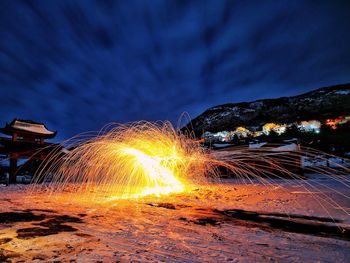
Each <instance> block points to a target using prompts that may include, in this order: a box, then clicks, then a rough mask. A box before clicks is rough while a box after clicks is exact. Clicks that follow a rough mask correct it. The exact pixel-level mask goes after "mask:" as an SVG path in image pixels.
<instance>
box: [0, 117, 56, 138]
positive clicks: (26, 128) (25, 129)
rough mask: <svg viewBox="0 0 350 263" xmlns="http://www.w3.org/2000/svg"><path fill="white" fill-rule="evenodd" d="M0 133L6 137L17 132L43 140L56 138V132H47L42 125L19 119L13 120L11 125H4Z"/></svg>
mask: <svg viewBox="0 0 350 263" xmlns="http://www.w3.org/2000/svg"><path fill="white" fill-rule="evenodd" d="M0 132H1V133H4V134H7V135H12V134H13V133H14V132H17V133H22V134H27V135H32V136H38V137H45V138H53V137H55V136H56V132H55V131H50V130H48V129H47V128H46V126H45V124H44V123H39V122H34V121H31V120H19V119H14V120H13V121H12V122H11V123H6V126H5V127H4V128H0Z"/></svg>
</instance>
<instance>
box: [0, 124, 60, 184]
mask: <svg viewBox="0 0 350 263" xmlns="http://www.w3.org/2000/svg"><path fill="white" fill-rule="evenodd" d="M0 133H3V134H5V135H7V137H0V155H1V156H2V158H3V159H9V183H15V182H16V176H17V174H18V171H19V169H18V168H19V167H18V166H17V163H18V159H29V160H41V161H42V160H44V159H45V158H46V156H47V155H48V154H49V153H50V152H51V151H52V149H53V147H56V148H57V147H59V145H57V144H52V143H47V142H45V140H46V139H52V138H54V137H55V136H56V132H54V131H50V130H49V129H48V128H47V127H46V126H45V124H43V123H38V122H34V121H29V120H19V119H14V120H13V121H12V122H11V123H7V124H6V125H5V127H3V128H0Z"/></svg>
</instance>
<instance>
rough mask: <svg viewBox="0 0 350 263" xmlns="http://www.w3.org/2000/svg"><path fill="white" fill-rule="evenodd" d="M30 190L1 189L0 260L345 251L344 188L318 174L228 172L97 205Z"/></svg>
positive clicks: (225, 257)
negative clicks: (176, 189) (216, 179)
mask: <svg viewBox="0 0 350 263" xmlns="http://www.w3.org/2000/svg"><path fill="white" fill-rule="evenodd" d="M309 184H310V185H313V186H316V187H317V189H319V191H320V193H315V191H313V188H312V187H311V188H310V187H308V188H306V187H305V186H306V185H309ZM319 184H322V185H324V187H320V186H319ZM27 188H28V186H25V185H15V186H10V187H5V186H3V187H0V194H1V199H0V262H130V261H133V262H154V261H165V262H225V261H227V262H269V261H272V262H349V259H350V233H349V231H350V230H349V229H350V218H349V215H347V213H346V212H344V210H345V211H347V212H350V204H349V200H348V199H346V198H344V196H342V194H344V195H347V196H350V189H349V188H347V187H345V186H344V185H343V184H342V183H341V182H338V183H336V182H335V181H334V180H329V179H327V178H323V177H321V176H317V175H312V176H310V178H309V179H308V180H302V181H296V180H290V181H288V180H287V181H278V182H271V184H268V185H263V184H261V183H255V182H253V183H251V184H243V183H240V182H238V181H235V180H224V181H222V182H220V183H215V184H212V185H211V186H206V187H201V188H193V189H192V190H191V191H189V192H188V193H185V194H174V195H170V196H166V197H162V198H156V197H148V198H144V199H140V200H129V201H127V200H124V201H108V202H104V203H99V204H95V203H93V202H90V203H89V202H82V201H81V199H79V198H74V195H68V196H66V197H63V198H59V199H58V198H55V196H48V194H47V193H46V192H45V191H41V192H38V193H35V194H31V195H28V194H27V193H26V191H25V190H26V189H27ZM329 188H332V189H333V190H330V189H329ZM315 189H316V188H315ZM63 196H64V195H63ZM328 197H331V200H334V201H336V203H337V204H330V203H328V202H327V198H328Z"/></svg>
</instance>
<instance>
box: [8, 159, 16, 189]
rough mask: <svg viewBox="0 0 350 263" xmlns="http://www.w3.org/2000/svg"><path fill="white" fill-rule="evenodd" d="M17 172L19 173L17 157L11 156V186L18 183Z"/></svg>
mask: <svg viewBox="0 0 350 263" xmlns="http://www.w3.org/2000/svg"><path fill="white" fill-rule="evenodd" d="M16 172H17V156H16V155H11V156H10V178H9V183H10V184H15V183H16Z"/></svg>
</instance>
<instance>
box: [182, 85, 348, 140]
mask: <svg viewBox="0 0 350 263" xmlns="http://www.w3.org/2000/svg"><path fill="white" fill-rule="evenodd" d="M348 114H350V83H346V84H339V85H333V86H328V87H322V88H318V89H315V90H312V91H309V92H306V93H303V94H300V95H296V96H290V97H280V98H274V99H259V100H255V101H250V102H238V103H225V104H221V105H217V106H213V107H211V108H209V109H207V110H205V111H204V112H203V113H201V114H200V115H198V116H197V117H196V118H194V119H193V120H192V121H191V122H189V123H188V124H186V125H185V126H184V127H183V128H182V130H187V131H191V132H194V134H195V136H196V137H200V136H201V135H202V134H203V133H204V132H206V131H209V132H218V131H224V130H227V131H228V130H234V129H235V128H236V127H238V126H244V127H246V128H249V129H251V130H255V129H258V128H259V127H261V126H262V125H264V124H265V123H267V122H275V123H292V122H298V121H303V120H311V119H316V120H320V121H322V120H325V119H327V118H336V117H338V116H341V115H348Z"/></svg>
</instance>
